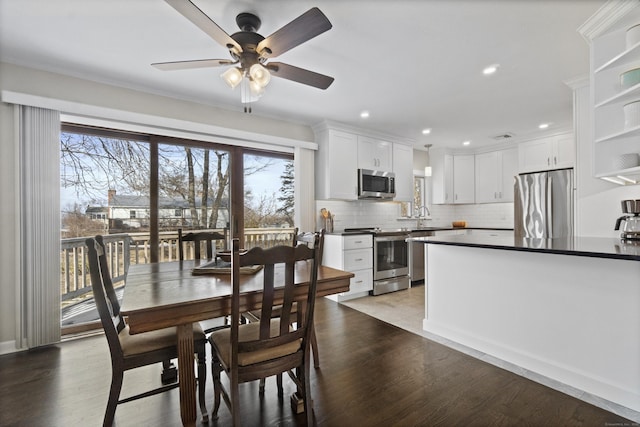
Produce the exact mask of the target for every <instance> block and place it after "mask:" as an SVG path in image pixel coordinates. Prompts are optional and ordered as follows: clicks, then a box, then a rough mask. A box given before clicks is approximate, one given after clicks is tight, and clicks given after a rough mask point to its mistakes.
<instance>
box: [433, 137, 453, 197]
mask: <svg viewBox="0 0 640 427" xmlns="http://www.w3.org/2000/svg"><path fill="white" fill-rule="evenodd" d="M429 157H430V162H431V184H432V186H433V188H432V195H431V197H432V200H431V202H432V203H433V204H436V205H442V204H449V203H453V155H452V154H448V153H446V152H445V151H444V150H439V149H433V150H431V153H430V156H429Z"/></svg>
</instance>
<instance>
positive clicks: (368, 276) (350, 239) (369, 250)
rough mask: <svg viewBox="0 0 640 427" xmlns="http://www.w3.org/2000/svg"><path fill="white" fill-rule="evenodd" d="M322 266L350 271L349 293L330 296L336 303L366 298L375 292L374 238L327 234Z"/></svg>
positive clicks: (368, 235)
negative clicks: (371, 292)
mask: <svg viewBox="0 0 640 427" xmlns="http://www.w3.org/2000/svg"><path fill="white" fill-rule="evenodd" d="M322 265H326V266H328V267H333V268H337V269H339V270H344V271H349V272H351V273H353V274H354V275H355V276H354V277H353V278H351V283H350V284H349V292H343V293H341V294H337V295H330V296H328V297H327V298H330V299H332V300H334V301H346V300H348V299H352V298H358V297H361V296H366V295H368V294H369V291H371V290H373V236H372V235H371V234H349V235H339V234H327V235H325V236H324V251H323V253H322Z"/></svg>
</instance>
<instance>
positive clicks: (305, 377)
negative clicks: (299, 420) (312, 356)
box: [300, 361, 314, 426]
mask: <svg viewBox="0 0 640 427" xmlns="http://www.w3.org/2000/svg"><path fill="white" fill-rule="evenodd" d="M300 373H301V374H302V378H301V382H302V388H303V389H304V396H303V399H304V414H305V417H306V419H307V426H313V425H314V424H313V401H312V400H311V382H310V381H309V377H310V373H309V363H308V361H307V363H305V365H304V368H302V369H301V370H300Z"/></svg>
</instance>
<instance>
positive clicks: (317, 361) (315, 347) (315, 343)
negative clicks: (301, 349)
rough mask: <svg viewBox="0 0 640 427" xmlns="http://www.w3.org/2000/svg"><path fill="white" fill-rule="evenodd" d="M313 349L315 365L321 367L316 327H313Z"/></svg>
mask: <svg viewBox="0 0 640 427" xmlns="http://www.w3.org/2000/svg"><path fill="white" fill-rule="evenodd" d="M311 351H312V352H313V367H314V368H316V369H318V368H319V367H320V355H319V354H318V340H317V339H316V328H315V327H311Z"/></svg>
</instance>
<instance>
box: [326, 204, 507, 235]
mask: <svg viewBox="0 0 640 427" xmlns="http://www.w3.org/2000/svg"><path fill="white" fill-rule="evenodd" d="M322 208H325V209H327V210H328V211H330V212H331V214H333V215H334V216H335V217H334V230H335V231H342V230H344V229H345V228H353V227H379V228H385V229H393V228H402V227H415V226H416V220H415V219H406V218H400V203H398V202H380V201H372V200H358V201H353V202H345V201H339V200H316V213H317V215H316V228H321V227H322V218H321V216H320V209H322ZM429 210H430V211H431V219H430V220H426V221H423V224H424V225H427V226H437V227H439V226H450V225H451V222H452V221H458V220H464V221H467V226H469V227H489V228H491V227H495V228H513V203H487V204H478V205H431V206H429Z"/></svg>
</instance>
